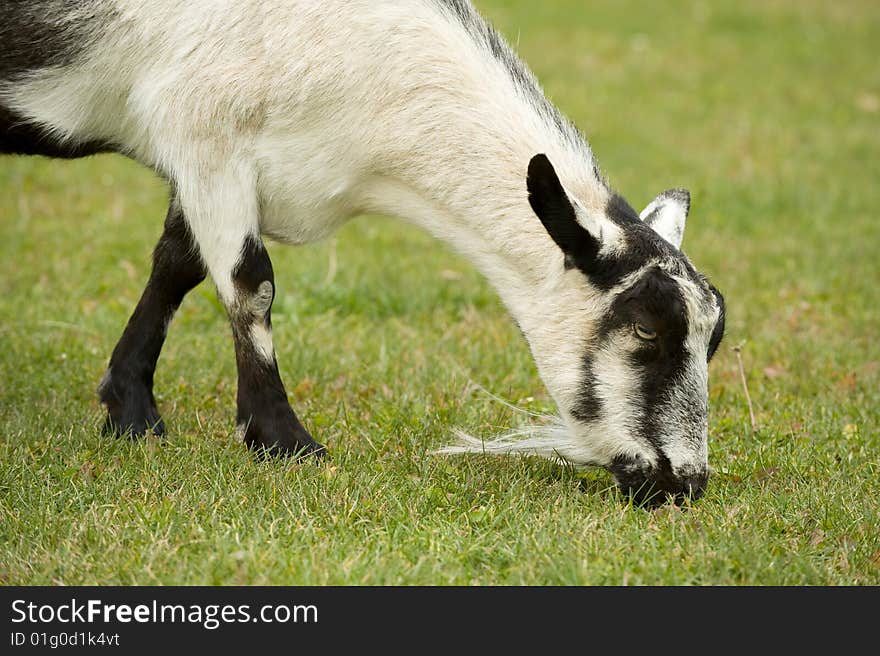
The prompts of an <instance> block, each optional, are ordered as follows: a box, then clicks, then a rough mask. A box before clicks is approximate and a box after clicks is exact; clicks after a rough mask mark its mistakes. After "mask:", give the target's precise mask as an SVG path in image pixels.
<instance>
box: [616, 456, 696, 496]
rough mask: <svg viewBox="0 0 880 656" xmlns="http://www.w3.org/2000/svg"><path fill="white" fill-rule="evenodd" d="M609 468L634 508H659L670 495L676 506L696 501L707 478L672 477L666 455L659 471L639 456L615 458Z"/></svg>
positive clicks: (694, 476)
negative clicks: (686, 501)
mask: <svg viewBox="0 0 880 656" xmlns="http://www.w3.org/2000/svg"><path fill="white" fill-rule="evenodd" d="M608 469H609V470H611V473H613V474H614V478H615V479H616V480H617V484H618V486H620V489H621V491H622V492H623V493H624V494H626V495H628V496H631V497H632V500H633V503H635V504H636V505H638V506H646V507H656V506H659V505H662V504H663V503H664V502H666V500H667V498H669V497H670V496H671V497H672V499H673V501H674V502H675V503H676V504H682V503H684V502H685V500H686V499H690V500H691V501H696V500H697V499H699V498H700V497H701V496H703V492H704V491H705V489H706V483H707V482H708V479H709V476H708V474H703V473H700V474H694V475H693V476H686V477H684V478H683V479H677V478H675V477H674V476H673V475H672V469H671V467H670V466H669V461H668V460H667V459H666V457H665V456H663V457H662V466H661V467H660V468H659V470H657V469H655V468H653V467H652V466H651V465H650V463H648V462H647V461H646V460H644V459H643V458H641V457H639V456H638V455H637V456H635V457H628V456H617V457H616V458H615V459H614V461H613V462H612V463H611V465H610V466H609V467H608Z"/></svg>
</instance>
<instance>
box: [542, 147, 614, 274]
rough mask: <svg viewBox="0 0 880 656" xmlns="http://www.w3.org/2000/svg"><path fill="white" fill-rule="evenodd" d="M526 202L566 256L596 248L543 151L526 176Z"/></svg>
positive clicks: (593, 240)
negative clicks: (527, 196)
mask: <svg viewBox="0 0 880 656" xmlns="http://www.w3.org/2000/svg"><path fill="white" fill-rule="evenodd" d="M526 186H527V187H528V190H529V204H530V205H531V206H532V209H533V210H534V211H535V214H537V215H538V218H539V219H541V223H543V224H544V228H545V229H546V230H547V232H548V233H549V234H550V236H551V237H552V238H553V241H555V242H556V244H557V245H558V246H559V248H561V249H562V252H563V253H565V255H566V261H567V262H568V259H569V258H573V257H577V256H581V255H584V254H586V253H588V252H591V251H598V243H597V242H596V240H595V239H594V238H593V236H592V235H591V234H590V233H589V232H587V231H586V229H584V228H583V226H581V224H580V223H578V221H577V217H576V216H575V213H574V207H573V206H572V204H571V201H570V200H569V199H568V196H567V195H566V193H565V189H563V187H562V183H561V182H559V178H558V177H557V175H556V171H555V169H554V168H553V165H552V164H551V163H550V160H549V159H547V156H546V155H543V154H541V155H535V156H534V157H533V158H532V160H531V161H530V162H529V173H528V177H527V178H526Z"/></svg>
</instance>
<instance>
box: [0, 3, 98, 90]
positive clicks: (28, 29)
mask: <svg viewBox="0 0 880 656" xmlns="http://www.w3.org/2000/svg"><path fill="white" fill-rule="evenodd" d="M112 11H113V10H112V8H111V6H110V4H109V3H107V2H100V1H99V0H3V2H0V43H2V44H3V47H2V48H0V80H3V81H7V82H8V81H14V80H15V79H16V78H18V77H20V76H22V75H25V74H27V73H28V72H30V71H33V70H35V69H40V68H48V67H52V66H64V65H67V64H71V63H73V62H74V61H76V60H77V59H78V57H79V56H80V55H81V54H82V53H83V52H85V51H86V50H88V48H89V46H90V45H91V44H92V42H93V41H94V39H95V38H96V37H97V36H99V35H100V29H101V27H102V26H103V25H105V24H106V23H107V22H108V21H109V20H110V18H111V12H112Z"/></svg>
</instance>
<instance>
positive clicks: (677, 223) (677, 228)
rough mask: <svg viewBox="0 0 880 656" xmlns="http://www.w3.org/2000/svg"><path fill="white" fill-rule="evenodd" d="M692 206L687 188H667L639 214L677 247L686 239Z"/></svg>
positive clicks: (655, 230)
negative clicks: (685, 234) (686, 225)
mask: <svg viewBox="0 0 880 656" xmlns="http://www.w3.org/2000/svg"><path fill="white" fill-rule="evenodd" d="M690 207H691V195H690V192H688V190H687V189H667V190H666V191H664V192H663V193H662V194H660V195H659V196H657V198H655V199H654V200H652V201H651V202H650V203H648V206H647V207H646V208H645V209H643V210H642V213H641V214H639V218H640V219H641V220H642V221H644V222H645V223H646V224H647V225H649V226H650V227H651V228H653V229H654V232H656V233H657V234H658V235H660V236H661V237H663V239H665V240H666V241H668V242H669V243H670V244H672V245H673V246H675V247H676V248H681V242H682V239H684V224H685V220H686V219H687V215H688V210H690Z"/></svg>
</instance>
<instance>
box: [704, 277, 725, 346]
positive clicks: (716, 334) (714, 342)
mask: <svg viewBox="0 0 880 656" xmlns="http://www.w3.org/2000/svg"><path fill="white" fill-rule="evenodd" d="M710 289H711V290H712V294H713V295H714V296H715V299H716V300H717V301H718V309H719V314H718V321H716V322H715V328H714V329H713V330H712V337H711V339H710V340H709V352H708V354H707V356H706V361H707V362H709V361H711V360H712V357H713V356H714V355H715V351H717V350H718V346H719V345H720V344H721V339H722V338H723V337H724V322H725V318H726V316H727V308H726V306H725V304H724V297H723V296H722V295H721V292H719V291H718V290H717V289H715V288H714V287H712V286H710Z"/></svg>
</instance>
